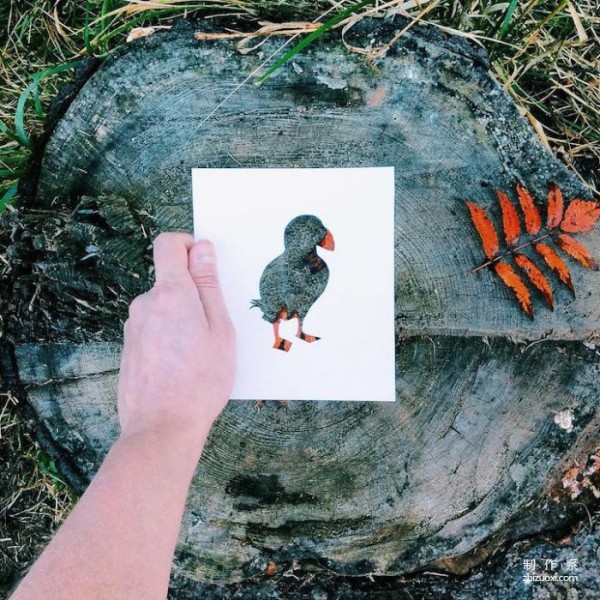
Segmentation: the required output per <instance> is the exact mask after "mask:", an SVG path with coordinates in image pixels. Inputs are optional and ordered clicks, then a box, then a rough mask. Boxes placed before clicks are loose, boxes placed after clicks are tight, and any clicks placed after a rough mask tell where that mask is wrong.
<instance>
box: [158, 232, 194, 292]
mask: <svg viewBox="0 0 600 600" xmlns="http://www.w3.org/2000/svg"><path fill="white" fill-rule="evenodd" d="M193 245H194V238H193V237H192V236H191V235H190V234H189V233H175V232H167V233H161V234H160V235H159V236H158V237H157V238H156V239H155V240H154V243H153V254H154V277H155V284H163V283H171V284H173V283H178V282H180V281H183V280H189V279H190V272H189V271H188V252H189V250H190V248H191V247H192V246H193Z"/></svg>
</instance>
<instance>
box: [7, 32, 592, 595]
mask: <svg viewBox="0 0 600 600" xmlns="http://www.w3.org/2000/svg"><path fill="white" fill-rule="evenodd" d="M402 25H403V23H401V24H398V23H397V22H396V23H391V24H387V25H382V24H380V23H376V22H367V21H363V22H361V23H360V24H359V25H357V26H355V27H354V28H353V29H352V30H351V31H350V32H349V33H348V34H347V35H346V38H345V41H346V42H348V43H352V44H354V45H359V44H363V45H368V44H372V45H374V46H377V45H380V44H383V43H385V42H386V41H388V40H389V39H391V38H392V37H393V35H394V34H395V32H396V31H398V30H399V29H400V28H401V26H402ZM195 31H198V28H197V27H194V26H193V25H189V24H184V25H180V26H178V27H176V28H174V29H173V30H171V31H169V32H165V33H161V34H155V35H154V36H151V37H149V38H144V39H140V40H136V41H135V42H133V43H131V44H129V45H127V46H126V47H123V48H121V49H119V50H117V51H116V52H114V53H113V54H112V55H111V56H110V57H109V58H108V59H107V60H106V62H104V63H103V64H102V65H101V66H100V68H98V69H97V70H96V71H95V72H94V73H93V74H91V75H88V77H89V78H88V80H87V81H85V82H84V84H83V86H82V87H81V89H80V91H79V92H78V93H77V95H76V97H75V98H74V99H73V100H72V102H71V103H70V105H69V106H68V107H66V108H64V109H63V111H64V114H63V115H62V116H61V117H60V118H59V120H58V122H57V123H56V125H55V127H54V129H53V131H52V132H51V134H50V136H49V138H48V140H47V143H46V144H45V148H44V151H43V158H42V159H41V164H40V167H39V173H38V175H39V177H38V178H37V180H36V185H35V189H34V190H33V193H32V194H31V197H30V199H29V202H28V203H27V204H26V205H25V206H23V207H22V208H21V209H20V211H19V213H18V214H17V217H13V218H16V219H18V220H17V222H16V223H15V228H14V231H13V237H12V239H13V243H12V246H11V248H10V253H11V260H12V264H13V266H14V273H15V277H14V280H13V285H12V290H11V291H10V294H7V295H6V297H5V299H4V300H5V301H4V318H5V324H6V328H7V331H8V334H9V339H10V345H7V346H6V347H5V350H4V353H3V372H4V375H5V377H8V378H11V381H12V382H13V385H15V386H19V385H20V386H21V387H20V389H21V395H22V396H25V397H26V398H27V399H28V402H29V405H30V406H31V408H32V409H33V410H32V412H31V418H32V420H33V421H34V422H35V427H36V428H37V430H38V433H39V435H40V437H41V438H42V439H43V440H44V442H45V444H46V446H47V447H48V448H49V449H50V450H51V451H52V453H53V455H54V456H55V457H56V458H57V460H58V461H59V464H60V466H61V469H62V471H63V473H64V474H65V476H66V477H67V478H68V479H69V481H70V482H71V483H72V484H73V485H74V486H75V487H76V489H78V490H82V489H83V488H84V487H85V485H86V483H87V482H88V481H89V480H90V479H91V477H92V476H93V474H94V472H95V471H96V469H97V468H98V466H99V464H100V462H101V461H102V458H103V456H104V454H105V453H106V451H107V450H108V448H109V447H110V445H111V443H112V442H113V441H114V439H115V437H116V436H117V418H116V412H115V394H116V386H117V376H118V367H119V355H120V348H121V341H122V324H123V322H124V320H125V319H126V316H127V307H128V304H129V302H130V301H131V300H132V298H133V297H134V296H135V295H137V294H139V293H141V292H143V291H145V290H146V289H148V288H149V287H150V286H151V285H152V267H151V264H152V263H151V259H150V256H151V254H150V253H151V240H152V238H153V236H155V235H157V234H158V233H159V232H161V231H166V230H184V231H191V229H192V221H191V219H192V209H191V177H190V170H191V169H192V168H193V167H222V168H227V167H248V168H250V167H270V168H276V167H350V166H352V167H360V166H389V165H392V166H394V167H395V170H396V182H395V185H396V209H395V215H396V216H395V231H396V238H395V250H396V267H395V269H396V334H397V344H396V369H397V400H396V402H395V403H393V404H379V403H369V402H364V403H363V402H359V403H350V402H348V403H346V402H290V403H288V404H280V403H277V402H267V403H264V404H262V405H260V404H255V403H254V402H251V401H248V402H241V401H240V402H230V403H229V404H228V406H227V408H226V410H225V411H224V413H223V414H222V416H221V417H220V418H219V419H218V421H217V422H216V424H215V426H214V428H213V430H212V432H211V436H210V439H209V442H208V445H207V447H206V449H205V451H204V454H203V457H202V460H201V461H200V463H199V465H198V469H197V472H196V475H195V478H194V482H193V486H192V489H191V493H190V496H189V500H188V503H187V509H186V513H185V517H184V524H183V529H182V533H181V537H180V540H179V545H178V549H177V555H176V565H175V571H176V573H178V574H179V575H182V576H184V577H185V578H188V579H189V580H195V581H198V582H209V581H213V582H214V581H217V582H221V583H223V584H231V583H233V582H239V581H242V580H247V579H249V578H251V577H254V576H257V575H259V574H261V573H263V572H264V571H265V569H266V567H267V564H268V563H269V561H273V562H274V563H275V564H277V565H279V564H282V563H283V564H289V563H291V562H292V561H297V563H296V564H300V565H309V564H310V565H311V566H312V567H311V568H319V569H324V570H328V571H330V572H334V573H338V574H344V575H366V574H387V575H391V574H402V573H407V572H411V571H415V570H419V569H424V568H432V567H435V568H437V569H440V568H443V569H446V570H448V571H451V572H457V573H462V572H466V571H467V570H468V569H469V568H470V567H471V566H472V565H473V564H475V563H477V562H478V561H481V560H483V559H484V558H485V557H486V556H488V555H489V553H490V552H491V551H493V550H494V549H495V548H497V547H498V546H499V545H500V544H502V543H503V542H505V541H506V540H511V539H515V538H517V537H520V536H523V535H526V534H530V533H535V532H539V531H541V530H543V529H545V528H548V527H551V526H558V525H560V524H561V523H566V522H567V521H568V519H569V515H570V514H571V510H570V508H571V507H572V504H571V503H570V494H571V493H572V494H573V495H576V494H577V491H573V489H572V488H570V489H568V490H563V482H562V480H563V476H564V473H565V472H566V470H567V469H568V468H571V467H574V466H577V465H580V466H581V469H582V470H583V469H584V467H585V466H586V461H587V460H588V457H589V456H590V455H591V454H592V453H593V452H594V450H595V448H596V444H597V443H598V430H599V419H598V405H599V395H598V384H599V381H600V379H599V374H600V368H599V360H598V352H597V351H596V347H595V345H594V338H596V339H597V337H598V322H600V301H599V297H598V294H597V293H595V290H597V285H598V274H597V273H595V272H593V271H589V270H585V269H583V268H581V267H580V266H579V265H577V264H575V263H572V264H573V266H572V268H571V271H572V275H573V279H574V283H575V288H576V291H577V296H576V298H574V297H573V296H572V295H571V294H570V293H569V292H568V290H566V288H565V289H563V288H561V287H560V286H559V285H558V284H557V285H555V286H554V287H555V294H556V305H557V306H556V309H555V310H554V312H550V311H549V310H548V309H546V308H545V307H543V306H542V305H541V303H540V304H539V305H536V315H535V317H534V319H533V320H530V319H529V318H528V317H527V316H526V315H525V314H524V313H523V312H522V311H520V310H519V309H518V307H517V305H516V302H515V300H514V296H513V294H512V292H511V291H510V290H509V289H508V288H506V287H504V286H502V284H501V283H500V282H499V280H498V279H497V278H496V277H495V276H494V275H493V274H492V273H491V272H490V271H489V270H485V269H484V270H482V271H481V272H479V273H477V274H473V273H471V269H472V268H473V267H474V266H476V265H477V264H478V263H480V262H481V259H482V252H481V244H480V241H479V239H478V238H477V234H476V233H475V231H474V229H473V226H472V224H471V222H470V219H469V216H468V211H467V210H466V207H465V200H466V199H470V200H473V201H475V202H477V203H478V204H480V205H482V206H484V207H485V208H486V209H487V210H488V212H489V213H490V214H491V215H493V218H494V219H495V221H496V222H499V213H498V208H497V201H496V198H495V190H496V189H503V190H506V191H509V192H512V191H514V186H515V182H516V181H517V180H519V181H521V182H523V183H524V184H525V185H526V186H527V187H528V188H529V189H530V190H531V191H532V192H533V193H534V195H535V197H536V199H538V201H541V200H543V199H545V196H546V193H547V186H548V184H549V183H550V182H552V181H553V182H556V183H558V184H559V185H560V187H561V189H562V190H563V191H564V194H565V196H566V197H567V198H568V199H571V198H573V197H575V196H578V197H580V198H589V192H588V191H587V190H586V189H585V188H584V187H583V186H582V184H581V183H580V182H579V181H578V180H577V179H576V178H575V177H574V176H573V175H571V174H570V173H569V172H568V171H567V170H566V169H565V168H564V167H563V166H562V165H561V164H560V163H559V162H558V161H557V160H556V159H555V158H554V157H553V156H552V155H551V154H550V153H549V152H547V151H546V150H545V149H544V148H543V147H542V146H541V145H540V143H539V141H538V139H537V138H536V136H535V135H534V133H533V131H532V129H531V128H530V126H529V124H528V123H527V121H526V120H525V119H524V118H523V117H521V116H520V114H519V112H518V110H517V109H516V107H515V106H514V105H513V103H512V101H511V100H510V98H509V97H508V95H507V94H506V93H505V92H504V91H503V90H502V89H501V88H500V87H499V86H498V84H497V83H496V82H495V81H494V80H493V79H492V78H491V77H490V75H489V74H488V63H487V58H486V55H485V53H484V52H483V51H482V50H480V49H478V48H477V47H476V46H475V45H473V44H471V43H470V42H468V41H466V40H464V39H461V38H455V37H450V36H447V35H445V34H442V33H441V32H439V31H437V30H435V29H426V28H418V27H414V28H412V29H410V30H409V31H408V32H407V33H406V34H405V35H404V36H403V37H402V38H401V39H400V41H399V42H398V43H397V44H396V45H394V46H393V47H392V48H390V50H389V51H388V52H387V54H386V55H385V56H384V57H382V58H380V59H378V60H376V61H375V62H374V63H373V64H370V63H368V62H366V61H365V59H364V57H362V56H360V55H357V54H354V53H350V52H348V51H346V50H345V49H344V46H343V45H342V42H341V40H340V35H339V33H331V34H329V35H328V36H326V37H325V38H324V39H323V40H321V41H320V42H318V43H316V44H314V45H312V46H310V47H309V48H308V49H307V50H305V51H304V52H303V53H302V54H301V55H298V56H296V57H295V58H294V59H293V61H292V62H290V63H289V64H288V65H286V66H285V67H284V68H283V69H281V70H280V71H279V72H278V73H277V74H275V75H274V76H272V77H271V78H270V79H268V80H267V81H266V83H264V84H263V85H262V86H261V87H256V86H255V85H253V84H252V82H248V83H246V84H244V85H242V86H241V87H239V89H236V88H237V86H238V84H239V83H240V82H241V81H242V80H244V78H245V77H246V75H247V74H249V73H250V72H252V71H253V70H254V69H255V68H256V67H257V66H258V65H259V64H260V63H261V61H262V60H263V58H264V57H265V56H268V55H269V53H271V52H272V51H273V50H274V49H275V48H276V47H277V46H278V45H279V44H281V41H280V40H274V41H268V42H267V43H265V44H264V45H263V46H261V49H260V52H259V53H258V54H257V53H251V54H247V55H240V54H239V53H236V52H235V50H234V47H233V43H232V42H230V41H206V40H198V39H196V38H195V37H194V32H195ZM226 97H227V100H226V101H225V102H223V104H222V105H220V106H219V108H217V109H216V110H215V108H216V107H217V106H218V105H219V104H220V103H221V102H222V101H223V100H224V99H225V98H226ZM368 201H369V199H368V198H365V202H368ZM540 208H541V209H542V210H543V214H545V212H544V207H543V205H542V204H540ZM585 242H586V246H587V247H588V248H589V249H590V250H591V251H592V253H593V254H594V255H595V256H596V257H600V236H599V235H598V233H597V232H591V233H589V234H587V235H586V240H585ZM357 277H359V278H360V277H362V278H364V282H365V285H368V281H369V276H368V273H362V274H357ZM364 326H368V323H365V325H364ZM565 411H566V412H565ZM558 413H564V414H569V415H572V416H573V427H572V429H571V428H569V427H566V426H563V427H561V426H559V425H558V424H557V423H556V422H555V416H556V415H557V414H558ZM579 475H580V477H579V480H578V482H579V483H580V484H581V487H582V490H583V491H582V493H581V495H579V497H578V502H579V501H581V500H582V499H583V500H587V499H588V496H589V497H591V494H590V492H589V490H593V485H592V483H590V485H589V486H588V485H587V484H586V485H584V484H583V483H581V480H582V477H583V475H582V474H581V473H580V474H579ZM588 481H590V482H591V481H592V480H591V479H588ZM574 485H575V484H574ZM586 486H587V488H588V489H587V490H585V489H583V488H585V487H586ZM199 585H200V584H199Z"/></svg>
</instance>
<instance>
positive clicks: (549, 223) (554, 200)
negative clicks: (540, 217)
mask: <svg viewBox="0 0 600 600" xmlns="http://www.w3.org/2000/svg"><path fill="white" fill-rule="evenodd" d="M562 218H563V195H562V192H561V191H560V188H559V187H558V186H557V185H556V184H555V183H553V184H552V185H551V186H550V190H549V191H548V216H547V218H546V227H548V229H554V228H555V227H558V226H559V225H560V222H561V221H562Z"/></svg>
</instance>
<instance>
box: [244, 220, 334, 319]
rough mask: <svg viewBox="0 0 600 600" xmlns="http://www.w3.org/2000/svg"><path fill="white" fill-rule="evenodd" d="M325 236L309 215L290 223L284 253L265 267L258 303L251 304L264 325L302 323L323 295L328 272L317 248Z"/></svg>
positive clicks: (254, 301) (318, 224) (321, 228)
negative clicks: (297, 320) (295, 320)
mask: <svg viewBox="0 0 600 600" xmlns="http://www.w3.org/2000/svg"><path fill="white" fill-rule="evenodd" d="M327 233H328V230H327V228H326V227H325V226H324V225H323V224H322V223H321V221H320V220H319V219H318V218H317V217H314V216H312V215H302V216H300V217H296V218H295V219H293V220H292V221H290V223H289V224H288V226H287V227H286V229H285V234H284V242H285V251H284V252H283V254H281V255H280V256H278V257H277V258H275V259H274V260H272V261H271V262H270V263H269V264H268V265H267V266H266V268H265V270H264V271H263V274H262V276H261V278H260V284H259V290H260V299H259V300H253V301H252V306H253V307H254V306H256V307H258V308H260V309H261V310H262V313H263V319H265V321H268V322H269V323H275V322H276V321H278V320H279V319H282V318H283V319H292V318H296V317H297V318H299V319H300V320H302V319H303V318H304V317H305V316H306V314H307V313H308V311H309V310H310V308H311V306H312V305H313V304H314V303H315V301H316V300H317V299H318V298H319V296H320V295H321V294H322V293H323V291H324V290H325V288H326V286H327V282H328V281H329V269H328V268H327V265H326V264H325V261H324V260H323V259H322V258H321V257H320V256H319V255H318V254H317V252H316V246H317V245H318V244H319V243H320V242H321V241H322V240H323V238H324V237H325V235H326V234H327Z"/></svg>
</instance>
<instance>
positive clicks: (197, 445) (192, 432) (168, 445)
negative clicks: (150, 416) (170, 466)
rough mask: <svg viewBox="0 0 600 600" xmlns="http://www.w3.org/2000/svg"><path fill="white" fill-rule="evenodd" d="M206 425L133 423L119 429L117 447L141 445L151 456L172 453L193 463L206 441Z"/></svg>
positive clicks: (169, 421)
mask: <svg viewBox="0 0 600 600" xmlns="http://www.w3.org/2000/svg"><path fill="white" fill-rule="evenodd" d="M211 425H212V422H210V423H205V422H201V423H197V422H194V421H193V420H189V419H183V418H177V419H174V418H170V419H163V420H160V421H153V422H144V423H139V422H138V423H134V424H131V425H128V426H127V427H124V428H123V429H122V430H121V433H120V435H119V438H118V440H117V443H118V444H119V445H123V444H125V445H129V444H135V445H136V446H145V447H147V448H148V449H149V450H150V451H151V452H152V453H153V454H154V453H166V454H171V453H176V454H177V455H178V456H179V457H180V458H181V459H182V460H183V459H185V458H188V459H189V460H190V461H192V462H194V464H195V463H197V462H198V460H199V459H200V455H201V454H202V449H203V448H204V444H205V443H206V439H207V438H208V434H209V431H210V428H211Z"/></svg>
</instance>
